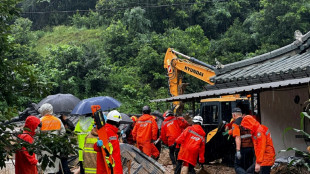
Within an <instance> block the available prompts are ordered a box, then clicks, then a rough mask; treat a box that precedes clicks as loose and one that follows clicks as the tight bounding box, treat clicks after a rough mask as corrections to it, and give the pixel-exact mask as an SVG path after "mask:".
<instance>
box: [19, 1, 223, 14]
mask: <svg viewBox="0 0 310 174" xmlns="http://www.w3.org/2000/svg"><path fill="white" fill-rule="evenodd" d="M214 2H228V1H227V0H218V1H204V2H188V3H177V4H163V5H156V4H147V3H136V2H131V3H129V4H136V5H138V6H140V4H143V5H144V6H140V7H141V8H161V7H172V6H182V5H194V4H206V3H214ZM131 8H133V7H124V8H112V9H101V10H96V9H89V10H61V11H33V12H21V14H45V13H75V12H90V11H94V12H100V11H116V10H126V9H131Z"/></svg>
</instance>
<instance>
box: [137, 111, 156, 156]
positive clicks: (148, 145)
mask: <svg viewBox="0 0 310 174" xmlns="http://www.w3.org/2000/svg"><path fill="white" fill-rule="evenodd" d="M142 113H143V115H142V116H141V117H139V119H138V121H137V123H136V125H135V127H134V128H133V131H132V135H133V138H134V140H136V142H137V147H138V148H139V149H140V150H141V151H142V152H143V153H145V154H146V155H147V156H152V157H153V158H155V159H156V158H157V157H158V156H159V151H158V150H157V148H156V147H155V145H154V144H153V142H154V141H156V140H157V132H158V126H157V123H156V121H155V119H154V118H153V117H152V116H151V115H150V113H151V108H150V107H149V106H143V108H142Z"/></svg>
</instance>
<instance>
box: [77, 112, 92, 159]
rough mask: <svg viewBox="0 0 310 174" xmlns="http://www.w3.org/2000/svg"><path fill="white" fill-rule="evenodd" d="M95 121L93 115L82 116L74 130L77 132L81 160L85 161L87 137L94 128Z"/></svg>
mask: <svg viewBox="0 0 310 174" xmlns="http://www.w3.org/2000/svg"><path fill="white" fill-rule="evenodd" d="M94 123H95V121H94V119H93V118H92V117H83V116H82V117H80V119H79V121H78V123H77V124H76V126H75V129H74V132H75V133H76V134H77V139H78V142H79V148H81V149H82V150H79V161H83V148H84V143H85V137H86V136H87V135H88V134H89V132H90V131H91V130H92V128H93V125H94Z"/></svg>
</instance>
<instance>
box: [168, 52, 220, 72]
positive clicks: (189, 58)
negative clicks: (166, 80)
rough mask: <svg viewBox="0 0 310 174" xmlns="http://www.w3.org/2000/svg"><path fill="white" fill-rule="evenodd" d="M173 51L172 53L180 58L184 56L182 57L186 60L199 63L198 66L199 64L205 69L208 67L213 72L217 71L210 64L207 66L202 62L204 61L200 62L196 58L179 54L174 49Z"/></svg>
mask: <svg viewBox="0 0 310 174" xmlns="http://www.w3.org/2000/svg"><path fill="white" fill-rule="evenodd" d="M171 51H172V52H173V53H175V54H177V55H180V56H182V57H184V58H186V59H188V60H190V61H191V62H194V63H197V64H199V65H202V66H205V67H207V68H209V69H211V70H213V71H214V70H215V69H216V68H215V67H214V66H212V65H209V64H206V63H204V62H202V61H200V60H198V59H196V58H194V57H190V56H187V55H185V54H183V53H180V52H178V51H175V50H174V49H171Z"/></svg>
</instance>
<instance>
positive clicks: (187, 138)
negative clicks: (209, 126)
mask: <svg viewBox="0 0 310 174" xmlns="http://www.w3.org/2000/svg"><path fill="white" fill-rule="evenodd" d="M205 139H206V133H205V131H204V130H203V129H202V127H201V126H200V125H198V124H194V125H193V126H190V127H187V128H186V129H185V131H183V132H182V134H181V135H180V136H179V137H178V138H177V139H176V143H178V144H181V148H180V152H179V155H178V160H182V161H185V162H188V163H190V164H191V165H193V166H196V163H197V159H198V155H199V163H204V162H205V157H204V154H205V144H206V142H205Z"/></svg>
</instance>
